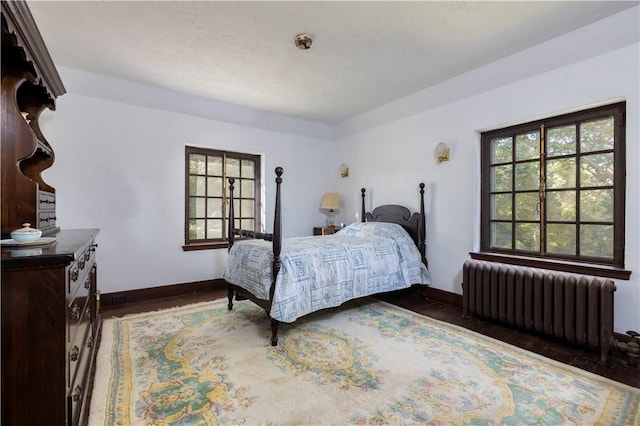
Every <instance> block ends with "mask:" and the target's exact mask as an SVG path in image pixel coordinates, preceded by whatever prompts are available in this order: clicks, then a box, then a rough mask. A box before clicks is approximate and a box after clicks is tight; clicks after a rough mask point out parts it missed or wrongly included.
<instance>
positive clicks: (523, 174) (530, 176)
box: [516, 162, 540, 191]
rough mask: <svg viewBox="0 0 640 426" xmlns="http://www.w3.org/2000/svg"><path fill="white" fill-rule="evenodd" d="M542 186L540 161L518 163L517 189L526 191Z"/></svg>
mask: <svg viewBox="0 0 640 426" xmlns="http://www.w3.org/2000/svg"><path fill="white" fill-rule="evenodd" d="M539 187H540V163H538V162H531V163H521V164H516V190H517V191H526V190H529V189H538V188H539Z"/></svg>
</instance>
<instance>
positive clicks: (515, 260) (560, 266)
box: [469, 252, 631, 280]
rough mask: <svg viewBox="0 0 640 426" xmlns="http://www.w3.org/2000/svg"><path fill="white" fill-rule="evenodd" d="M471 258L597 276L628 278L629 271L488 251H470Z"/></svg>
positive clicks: (612, 267) (605, 266)
mask: <svg viewBox="0 0 640 426" xmlns="http://www.w3.org/2000/svg"><path fill="white" fill-rule="evenodd" d="M469 255H471V258H472V259H476V260H486V261H489V262H500V263H508V264H511V265H520V266H530V267H533V268H541V269H551V270H554V271H561V272H571V273H574V274H585V275H595V276H598V277H606V278H615V279H619V280H629V277H630V276H631V271H627V270H625V269H622V268H616V267H614V266H607V265H596V264H586V263H578V262H567V261H560V260H550V259H537V258H532V257H524V256H513V255H505V254H498V253H488V252H471V253H469Z"/></svg>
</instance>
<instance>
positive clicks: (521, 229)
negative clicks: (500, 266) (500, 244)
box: [516, 223, 540, 252]
mask: <svg viewBox="0 0 640 426" xmlns="http://www.w3.org/2000/svg"><path fill="white" fill-rule="evenodd" d="M516 249H518V250H527V251H535V252H538V251H540V225H539V224H537V223H516Z"/></svg>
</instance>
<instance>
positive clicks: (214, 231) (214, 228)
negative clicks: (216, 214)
mask: <svg viewBox="0 0 640 426" xmlns="http://www.w3.org/2000/svg"><path fill="white" fill-rule="evenodd" d="M207 238H208V239H212V238H222V220H217V219H209V220H207Z"/></svg>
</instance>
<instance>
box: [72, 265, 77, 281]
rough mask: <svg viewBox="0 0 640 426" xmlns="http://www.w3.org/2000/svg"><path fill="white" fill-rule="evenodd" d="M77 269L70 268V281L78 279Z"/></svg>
mask: <svg viewBox="0 0 640 426" xmlns="http://www.w3.org/2000/svg"><path fill="white" fill-rule="evenodd" d="M78 274H79V272H78V269H77V268H73V269H72V270H71V281H77V280H78Z"/></svg>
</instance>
